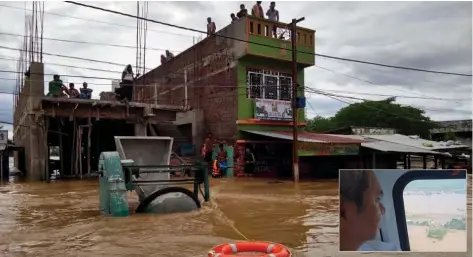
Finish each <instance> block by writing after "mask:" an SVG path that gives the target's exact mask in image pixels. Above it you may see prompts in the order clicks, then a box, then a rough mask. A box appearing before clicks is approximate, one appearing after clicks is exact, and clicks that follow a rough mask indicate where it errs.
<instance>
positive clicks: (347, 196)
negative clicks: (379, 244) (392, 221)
mask: <svg viewBox="0 0 473 257" xmlns="http://www.w3.org/2000/svg"><path fill="white" fill-rule="evenodd" d="M339 181H340V251H357V250H358V249H359V248H360V246H362V245H363V243H365V242H367V241H369V240H372V239H374V238H375V237H376V234H377V233H378V230H379V224H380V221H381V217H382V215H383V214H384V212H385V209H384V206H383V204H382V203H381V197H382V196H383V191H382V189H381V186H380V184H379V182H378V179H377V178H376V176H375V174H374V173H373V171H370V170H342V171H340V179H339Z"/></svg>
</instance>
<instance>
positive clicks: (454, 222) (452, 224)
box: [443, 217, 466, 230]
mask: <svg viewBox="0 0 473 257" xmlns="http://www.w3.org/2000/svg"><path fill="white" fill-rule="evenodd" d="M443 227H444V228H446V229H456V230H466V218H465V217H463V218H462V219H455V218H454V219H451V220H450V221H449V222H447V223H445V224H444V225H443Z"/></svg>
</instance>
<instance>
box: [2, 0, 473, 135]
mask: <svg viewBox="0 0 473 257" xmlns="http://www.w3.org/2000/svg"><path fill="white" fill-rule="evenodd" d="M239 3H240V2H226V1H218V2H216V1H214V2H149V14H148V18H150V19H154V20H159V21H165V22H168V23H173V24H176V25H181V26H186V27H191V28H195V29H199V30H205V28H206V18H207V17H208V16H210V17H212V18H213V19H214V20H215V21H216V25H217V29H219V28H222V27H224V26H226V25H227V24H228V23H229V14H230V13H232V12H237V9H238V5H239ZM243 3H245V4H246V6H247V7H248V8H250V7H251V6H252V5H253V2H243ZM88 4H91V5H95V6H100V7H103V8H108V9H113V10H117V11H121V12H125V13H130V14H136V2H88ZM268 5H269V2H263V8H264V9H266V8H267V7H268ZM25 8H26V11H25ZM31 9H32V4H31V2H28V3H26V4H25V3H24V2H1V3H0V46H4V47H12V48H19V47H20V40H21V38H20V37H18V36H11V35H7V34H17V35H22V34H24V20H25V18H24V16H25V13H26V14H30V13H31ZM277 9H278V10H279V12H280V19H281V21H290V19H292V18H294V17H302V16H304V17H305V18H306V19H305V21H304V22H302V23H301V24H300V26H302V27H308V28H312V29H315V30H317V32H316V52H317V53H319V54H325V55H332V56H338V57H344V58H352V59H359V60H366V61H371V62H378V63H385V64H391V65H398V66H408V67H415V68H420V69H427V70H439V71H448V72H457V73H467V74H471V73H472V3H471V2H297V3H296V2H277ZM291 10H292V11H291ZM44 19H45V21H44V38H45V40H44V49H43V51H44V52H45V53H49V54H60V55H68V56H76V57H82V58H89V59H95V60H100V61H106V62H112V63H120V64H123V65H125V64H128V63H131V64H134V63H135V56H136V50H135V49H133V48H125V47H111V46H103V45H102V46H101V45H92V44H78V43H67V42H58V41H52V40H49V39H48V38H52V39H65V40H75V41H88V42H95V43H105V44H118V45H129V46H135V45H136V20H135V19H132V18H127V17H123V16H119V15H115V14H111V13H105V12H102V11H97V10H93V9H89V8H84V7H79V6H75V5H71V4H68V3H64V2H57V1H48V2H46V3H45V18H44ZM199 36H200V35H199V34H198V33H194V32H191V31H186V30H179V29H174V28H171V27H166V26H163V25H158V24H152V23H149V24H148V40H147V42H148V43H147V47H148V48H153V50H148V51H147V53H146V56H147V57H146V58H147V64H146V66H147V67H149V68H154V67H156V66H157V65H159V56H160V55H161V54H162V53H163V50H159V49H171V50H172V51H174V53H178V52H179V51H182V50H184V49H186V48H188V47H190V46H191V45H192V44H193V40H194V38H197V37H199ZM18 56H19V52H18V51H12V50H6V49H1V48H0V70H6V71H15V68H16V63H15V61H14V59H17V58H18ZM43 61H44V63H45V73H47V74H52V73H59V74H61V75H62V77H63V80H64V81H65V82H75V83H82V82H83V81H87V82H89V84H90V85H91V87H92V88H93V89H94V98H98V94H99V93H100V92H101V91H110V90H111V86H110V85H111V81H110V79H111V78H119V76H120V73H119V72H121V71H122V69H123V67H122V66H118V65H113V64H105V63H97V62H86V61H78V60H73V59H68V58H60V57H54V56H49V55H44V57H43ZM57 64H61V65H66V66H78V67H82V68H71V67H64V66H58V65H57ZM316 65H317V66H314V67H311V68H308V69H306V70H305V76H306V85H305V86H308V87H312V88H316V89H320V90H326V91H330V90H333V91H330V92H331V93H335V94H342V93H341V91H343V92H344V93H343V95H345V96H351V97H358V98H363V99H381V98H383V97H382V96H374V95H367V94H364V93H369V94H385V95H397V96H409V97H427V98H428V97H435V98H443V99H455V101H448V100H442V101H439V100H431V99H428V100H422V99H414V98H402V97H399V98H398V99H397V101H398V102H399V103H401V104H405V105H412V106H415V107H418V108H422V109H424V110H425V111H426V113H427V115H429V116H430V117H432V118H433V119H435V120H452V119H471V93H472V86H471V82H472V81H471V77H459V76H447V75H437V74H430V73H422V72H415V71H406V70H397V69H391V68H383V67H378V66H371V65H365V64H356V63H350V62H344V61H337V60H331V59H325V58H321V57H316ZM84 68H92V69H101V70H106V71H94V70H89V69H84ZM327 69H328V70H327ZM330 70H331V71H330ZM68 76H73V77H68ZM77 76H92V77H99V78H104V79H83V78H78V77H77ZM15 77H16V75H15V74H13V73H5V72H3V73H2V72H0V88H1V89H0V92H13V88H14V85H15V81H14V79H15ZM350 77H352V78H350ZM45 79H46V80H50V79H51V77H50V76H46V77H45ZM354 93H357V94H354ZM308 97H309V98H310V99H309V104H308V108H307V113H308V115H309V116H310V117H313V116H315V115H322V116H330V115H333V114H335V113H336V112H337V111H338V110H339V109H340V108H342V107H343V106H345V105H347V104H346V103H343V102H340V101H337V100H334V99H331V98H328V97H326V96H321V95H314V94H311V95H308ZM12 99H13V98H12V95H11V94H0V102H1V104H0V122H11V121H12V108H13V107H12V105H13V104H12ZM468 99H469V100H468ZM344 100H345V101H347V102H353V101H355V100H350V99H344ZM7 127H8V128H9V126H7Z"/></svg>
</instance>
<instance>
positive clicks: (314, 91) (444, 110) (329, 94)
mask: <svg viewBox="0 0 473 257" xmlns="http://www.w3.org/2000/svg"><path fill="white" fill-rule="evenodd" d="M306 92H309V93H315V94H320V95H324V96H332V97H339V98H346V99H353V100H359V101H365V102H377V101H382V100H383V99H381V100H369V99H365V98H359V97H351V96H343V95H338V94H331V93H327V92H324V91H322V90H314V89H308V90H307V91H306ZM349 104H353V103H349ZM405 106H406V107H413V108H417V109H421V110H423V111H431V112H447V111H451V112H462V113H471V112H470V111H462V110H454V109H428V108H426V107H420V106H419V107H418V106H412V105H405Z"/></svg>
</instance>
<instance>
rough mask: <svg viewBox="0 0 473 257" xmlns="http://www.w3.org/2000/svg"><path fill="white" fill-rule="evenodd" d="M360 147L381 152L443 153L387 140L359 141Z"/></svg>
mask: <svg viewBox="0 0 473 257" xmlns="http://www.w3.org/2000/svg"><path fill="white" fill-rule="evenodd" d="M361 146H362V147H366V148H370V149H374V150H377V151H381V152H397V153H418V154H431V155H442V154H443V153H439V152H435V151H429V150H425V149H422V148H418V147H413V146H407V145H402V144H396V143H391V142H387V141H374V142H365V143H361Z"/></svg>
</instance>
